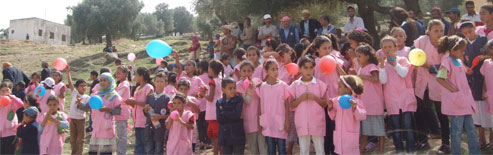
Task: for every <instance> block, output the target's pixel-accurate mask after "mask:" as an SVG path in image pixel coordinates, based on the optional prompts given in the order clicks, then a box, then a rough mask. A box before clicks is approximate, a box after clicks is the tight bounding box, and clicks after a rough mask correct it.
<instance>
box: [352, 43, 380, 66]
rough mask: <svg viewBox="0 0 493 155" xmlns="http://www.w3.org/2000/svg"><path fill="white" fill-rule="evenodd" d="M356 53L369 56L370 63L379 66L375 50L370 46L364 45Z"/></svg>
mask: <svg viewBox="0 0 493 155" xmlns="http://www.w3.org/2000/svg"><path fill="white" fill-rule="evenodd" d="M356 52H359V53H361V54H364V55H367V56H368V57H369V59H368V62H370V63H372V64H375V65H378V59H377V56H375V50H374V49H373V48H372V47H371V46H370V45H368V44H366V43H362V44H360V45H359V46H358V47H357V48H356Z"/></svg>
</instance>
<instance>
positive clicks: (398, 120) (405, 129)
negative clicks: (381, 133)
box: [390, 112, 415, 152]
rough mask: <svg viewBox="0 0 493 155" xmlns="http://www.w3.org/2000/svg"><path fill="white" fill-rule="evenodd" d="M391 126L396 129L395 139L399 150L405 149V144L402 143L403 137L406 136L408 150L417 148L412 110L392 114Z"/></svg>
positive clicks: (394, 132) (396, 147)
mask: <svg viewBox="0 0 493 155" xmlns="http://www.w3.org/2000/svg"><path fill="white" fill-rule="evenodd" d="M390 120H391V123H390V124H391V126H392V129H393V130H394V131H393V132H392V133H393V136H392V137H393V139H394V140H393V141H394V145H395V149H396V150H397V152H401V151H403V150H404V144H403V143H402V137H403V135H404V134H405V135H406V136H405V137H406V151H407V152H412V151H414V148H415V143H414V136H413V126H412V123H413V113H412V112H400V114H398V115H390Z"/></svg>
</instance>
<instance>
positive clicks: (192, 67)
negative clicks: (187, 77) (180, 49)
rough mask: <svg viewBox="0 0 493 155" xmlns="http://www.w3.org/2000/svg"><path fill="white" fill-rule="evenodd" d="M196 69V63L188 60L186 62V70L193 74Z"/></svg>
mask: <svg viewBox="0 0 493 155" xmlns="http://www.w3.org/2000/svg"><path fill="white" fill-rule="evenodd" d="M194 71H195V65H194V63H193V62H190V61H188V62H187V63H185V72H187V73H188V74H192V73H193V72H194Z"/></svg>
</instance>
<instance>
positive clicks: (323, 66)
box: [318, 55, 337, 74]
mask: <svg viewBox="0 0 493 155" xmlns="http://www.w3.org/2000/svg"><path fill="white" fill-rule="evenodd" d="M318 66H319V68H320V70H321V71H322V73H324V74H331V73H332V72H334V71H335V70H336V66H337V64H336V60H335V59H334V58H333V57H332V56H330V55H327V56H324V57H322V58H321V59H320V61H319V62H318Z"/></svg>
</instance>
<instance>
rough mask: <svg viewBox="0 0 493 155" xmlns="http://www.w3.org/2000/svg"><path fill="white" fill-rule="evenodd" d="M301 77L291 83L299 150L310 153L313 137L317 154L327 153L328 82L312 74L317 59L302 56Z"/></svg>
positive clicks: (292, 106)
mask: <svg viewBox="0 0 493 155" xmlns="http://www.w3.org/2000/svg"><path fill="white" fill-rule="evenodd" d="M299 66H300V72H301V74H302V76H301V78H299V79H298V80H296V81H294V82H293V83H292V84H291V85H290V86H289V87H288V91H289V94H290V95H291V96H292V97H293V101H292V102H291V109H294V110H295V112H294V122H295V123H294V124H295V127H296V131H297V134H298V136H299V143H300V154H309V153H310V142H311V141H313V144H314V146H315V151H316V153H317V154H325V152H324V151H325V150H324V136H325V130H326V128H325V111H324V107H325V104H326V100H325V95H326V90H327V85H326V84H325V83H324V82H322V81H320V80H318V79H316V78H315V77H313V72H314V69H315V66H316V65H315V60H313V59H312V58H309V57H306V56H305V57H302V58H301V59H300V62H299Z"/></svg>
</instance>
